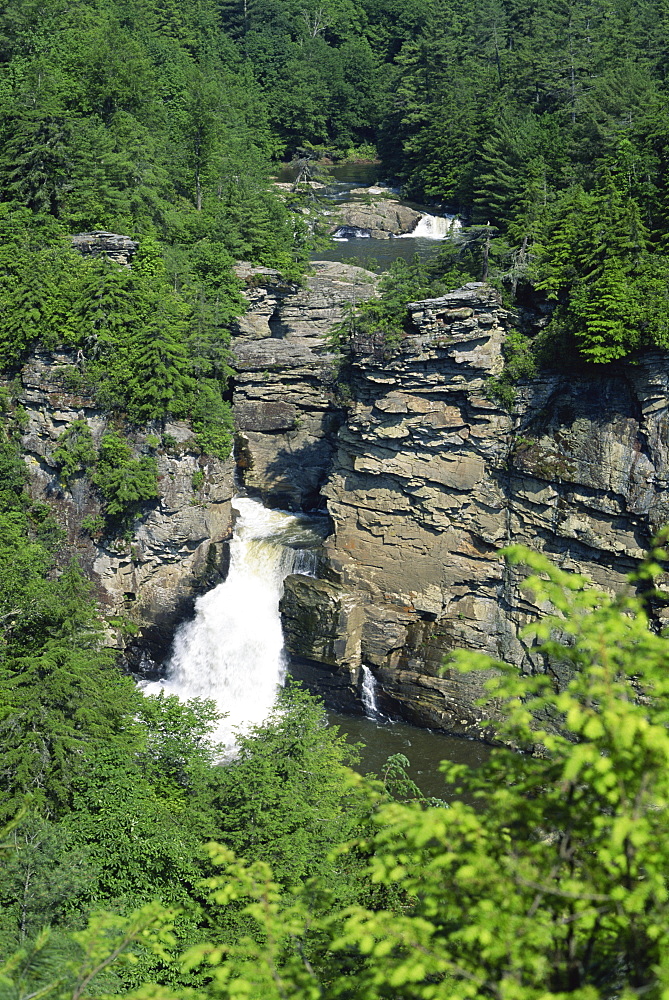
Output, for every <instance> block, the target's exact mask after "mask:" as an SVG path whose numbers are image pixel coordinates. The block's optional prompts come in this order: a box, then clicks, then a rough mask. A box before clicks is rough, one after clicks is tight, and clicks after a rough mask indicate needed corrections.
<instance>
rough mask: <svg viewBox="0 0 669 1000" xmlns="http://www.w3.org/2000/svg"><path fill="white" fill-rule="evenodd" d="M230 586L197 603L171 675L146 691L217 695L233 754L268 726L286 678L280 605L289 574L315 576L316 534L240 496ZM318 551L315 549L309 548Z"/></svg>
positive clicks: (223, 739)
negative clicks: (238, 741)
mask: <svg viewBox="0 0 669 1000" xmlns="http://www.w3.org/2000/svg"><path fill="white" fill-rule="evenodd" d="M233 505H234V507H235V509H236V510H237V512H238V518H237V522H236V525H235V531H234V536H233V539H232V542H231V546H230V570H229V573H228V577H227V579H226V580H225V582H224V583H221V584H219V586H218V587H215V588H214V589H213V590H211V591H210V592H209V593H208V594H205V595H204V596H202V597H200V598H198V600H197V602H196V605H195V617H194V618H193V619H192V621H189V622H186V623H185V624H184V625H182V626H181V627H180V628H179V630H178V631H177V633H176V636H175V638H174V644H173V648H172V654H171V657H170V660H169V663H168V666H167V675H166V678H165V679H164V680H162V681H159V682H157V683H152V684H148V685H146V686H145V689H144V690H145V691H146V693H147V694H157V693H159V691H161V690H163V691H165V692H166V693H167V694H176V695H178V696H179V698H181V699H182V700H186V699H188V698H211V699H213V700H214V701H215V702H216V704H217V706H218V708H219V709H220V711H221V712H223V713H225V715H226V717H225V718H224V719H223V720H222V722H221V724H220V725H219V727H218V729H217V731H216V732H215V733H214V734H213V738H214V739H215V740H216V741H217V742H219V743H222V744H224V745H225V746H226V747H228V748H229V749H231V748H232V747H234V743H235V732H236V731H237V730H239V729H241V730H243V729H245V728H247V727H249V726H252V725H258V724H260V723H262V722H263V721H264V720H265V719H266V718H267V716H268V714H269V713H270V711H271V709H272V707H273V705H274V702H275V700H276V695H277V691H278V689H279V687H280V685H281V684H282V683H283V680H284V675H285V658H284V653H283V634H282V631H281V618H280V615H279V600H280V598H281V594H282V590H283V581H284V580H285V578H286V577H287V576H288V575H289V574H290V573H307V574H312V573H313V571H314V568H315V562H316V557H315V555H314V552H313V551H312V549H313V546H314V544H315V541H317V540H318V539H317V536H316V535H315V533H314V532H313V531H310V530H309V528H308V527H306V526H305V520H304V518H299V517H296V516H294V515H292V514H287V513H285V512H283V511H276V510H268V509H267V508H265V507H263V506H262V504H260V503H258V502H257V501H255V500H249V499H247V498H245V497H238V498H236V499H235V500H234V501H233ZM309 546H311V549H309Z"/></svg>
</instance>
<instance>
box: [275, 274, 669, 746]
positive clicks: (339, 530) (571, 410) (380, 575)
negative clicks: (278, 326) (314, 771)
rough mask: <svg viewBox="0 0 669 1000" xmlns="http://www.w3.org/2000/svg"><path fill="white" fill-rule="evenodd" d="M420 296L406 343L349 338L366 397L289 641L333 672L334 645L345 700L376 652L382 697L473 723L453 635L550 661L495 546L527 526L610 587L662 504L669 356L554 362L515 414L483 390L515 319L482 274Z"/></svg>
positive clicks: (668, 495)
mask: <svg viewBox="0 0 669 1000" xmlns="http://www.w3.org/2000/svg"><path fill="white" fill-rule="evenodd" d="M410 308H411V313H412V321H413V331H412V333H411V334H410V335H409V336H407V337H406V339H405V340H404V341H403V342H402V344H401V345H400V348H399V350H397V351H395V352H392V353H391V352H389V350H388V348H387V347H386V345H384V343H383V341H382V339H380V338H379V339H376V338H374V337H371V338H368V339H367V340H366V341H364V342H363V341H361V340H359V341H358V342H357V343H356V344H355V357H354V364H353V375H352V383H353V397H354V400H355V401H354V402H353V403H352V405H351V406H350V408H349V410H348V414H347V419H346V421H345V422H344V423H343V424H342V427H341V429H340V431H339V434H338V446H337V451H336V455H335V456H334V461H333V465H332V470H331V473H330V475H329V477H328V481H327V483H326V484H325V486H324V487H323V490H322V492H323V495H324V496H326V497H327V503H328V510H329V513H330V515H331V517H332V520H333V524H334V531H333V534H332V535H331V537H330V538H329V540H328V541H327V557H328V563H329V567H330V573H329V586H328V588H325V589H323V587H322V584H321V583H320V582H318V584H317V583H316V582H312V581H309V580H308V578H302V577H300V578H290V579H289V580H288V581H287V584H286V594H285V597H284V602H283V607H284V614H285V617H286V621H287V641H288V646H289V649H290V651H291V653H292V654H293V656H294V657H295V658H296V660H297V661H298V663H301V664H308V665H310V666H311V667H315V668H317V667H318V665H319V664H322V667H321V670H322V672H323V676H324V678H325V679H326V681H325V682H324V686H325V688H327V689H330V690H333V689H334V688H335V687H336V685H335V684H334V681H333V676H335V675H333V661H334V659H336V656H337V655H339V656H340V659H339V661H338V662H339V672H338V674H336V676H337V677H338V680H339V688H340V690H339V694H340V695H341V700H342V701H345V698H344V694H346V693H347V694H348V696H349V697H353V696H354V694H355V691H356V686H358V687H359V684H360V673H359V671H358V672H356V664H357V665H362V664H365V665H367V666H369V667H370V668H371V669H372V671H373V673H374V675H375V677H376V679H377V681H378V682H379V684H380V686H381V698H382V704H384V705H385V707H386V709H388V710H392V711H395V712H398V711H399V712H401V714H403V715H404V716H405V717H408V718H409V719H412V720H414V721H417V722H420V723H422V724H427V725H432V726H435V725H436V726H440V727H443V728H445V729H448V730H451V731H454V732H462V733H469V732H472V731H473V728H474V726H475V724H476V722H477V720H478V719H479V717H480V709H477V708H476V707H475V706H474V701H475V699H476V698H477V697H478V696H479V695H480V694H481V678H480V677H479V676H478V675H469V676H463V675H460V674H458V673H455V672H451V671H447V672H446V673H445V674H441V665H442V662H443V658H444V654H445V653H447V652H448V651H449V650H451V649H454V648H469V649H474V650H483V651H485V652H487V653H489V654H491V655H493V656H495V657H500V658H503V659H505V660H508V661H511V662H515V663H517V664H518V665H520V666H521V667H522V668H523V669H525V670H537V669H545V665H544V664H543V663H542V662H540V661H539V659H538V658H537V656H536V653H535V652H534V651H533V649H532V647H531V646H530V645H529V644H528V643H529V640H522V639H521V638H519V635H518V632H519V628H520V627H521V626H522V625H523V624H524V623H526V622H528V621H530V620H531V619H532V618H533V617H535V616H536V615H537V614H538V613H539V611H540V609H538V608H536V607H534V606H533V604H532V603H531V600H530V598H529V596H528V595H527V594H526V593H523V592H522V591H521V590H520V589H519V578H518V576H517V574H516V573H515V572H512V571H510V570H509V569H508V568H506V567H505V566H504V564H503V562H502V561H501V559H500V558H499V554H498V553H499V549H500V548H501V547H503V546H504V545H505V544H507V543H509V542H522V543H524V544H527V545H530V546H532V547H533V548H536V549H540V550H544V551H546V552H547V553H548V554H549V555H550V556H551V557H552V558H553V559H554V560H555V561H556V562H558V563H559V564H560V565H561V566H563V567H565V568H567V569H573V570H577V571H582V572H585V573H587V574H588V575H589V576H590V577H591V578H592V579H593V580H594V581H595V582H596V583H597V584H599V585H600V586H603V587H604V588H607V589H609V590H611V591H617V590H620V589H622V588H624V587H625V586H626V573H627V572H628V571H629V570H630V569H631V568H632V566H633V565H634V561H635V560H636V559H637V558H638V557H639V556H640V555H641V553H642V551H643V549H644V546H645V545H646V544H647V542H648V540H649V538H650V536H651V533H652V531H653V530H654V529H655V528H656V527H658V526H659V525H660V524H663V523H665V522H666V521H667V518H668V516H669V507H668V506H667V505H668V503H669V491H668V486H669V462H668V461H667V447H668V445H667V441H668V429H669V428H668V424H667V420H668V417H669V409H668V398H669V361H668V359H667V355H666V354H664V353H660V352H654V353H652V354H647V355H645V356H643V357H642V358H641V359H640V360H639V363H638V364H637V365H635V366H631V365H624V366H623V365H620V366H619V367H616V366H607V368H606V369H605V370H603V369H594V368H593V369H592V370H588V371H585V370H581V371H578V372H570V373H564V372H563V373H555V374H548V375H543V376H542V377H540V378H537V379H536V380H534V381H533V382H532V384H531V385H527V386H526V387H525V388H524V389H523V390H522V392H521V394H520V400H519V404H518V406H517V407H516V410H515V412H514V414H513V416H512V415H510V414H509V413H508V412H506V411H505V410H504V409H502V408H501V407H499V406H498V405H497V404H495V403H494V402H492V401H491V399H490V398H489V394H488V393H487V391H486V382H487V379H488V378H489V377H490V375H493V374H495V373H496V372H498V371H499V370H500V368H501V364H502V355H501V349H502V345H503V342H504V339H505V336H506V331H507V330H508V328H509V326H510V324H511V323H512V320H513V318H512V317H511V316H510V315H509V314H508V313H507V312H505V310H503V309H502V308H501V306H500V302H499V299H498V297H497V294H496V293H495V292H494V291H493V290H492V289H490V288H489V287H486V286H484V285H477V284H471V285H469V286H466V287H465V288H464V289H461V290H459V291H457V292H453V293H450V294H449V295H446V296H444V297H442V298H440V299H435V300H431V301H426V302H421V303H414V304H413V305H412V306H411V307H410ZM300 605H302V606H303V607H305V608H308V614H305V616H304V618H303V619H302V620H301V621H300V616H299V614H298V610H297V609H298V608H299V606H300ZM298 622H299V625H298V624H296V623H298ZM309 623H311V626H310V624H309ZM310 627H311V629H312V632H313V634H312V632H310ZM316 633H318V634H316ZM335 650H345V651H346V652H345V655H344V654H341V653H340V654H335V652H334V651H335Z"/></svg>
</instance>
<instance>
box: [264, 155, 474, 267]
mask: <svg viewBox="0 0 669 1000" xmlns="http://www.w3.org/2000/svg"><path fill="white" fill-rule="evenodd" d="M328 173H329V174H330V176H331V178H332V182H331V183H329V184H328V185H327V186H326V188H325V189H324V190H322V191H319V192H318V196H319V197H320V198H321V199H322V202H323V206H324V210H325V211H327V210H328V208H329V206H332V207H334V206H335V205H342V204H344V203H356V202H360V203H364V202H365V201H366V200H368V199H367V196H366V195H364V194H360V193H352V192H360V190H361V189H362V188H366V189H369V188H372V189H373V191H378V192H379V197H383V195H384V194H385V195H392V196H393V197H395V198H396V199H397V200H398V201H399V202H400V204H402V205H406V206H407V207H408V208H413V209H415V211H417V212H421V213H423V216H424V218H423V219H421V221H420V222H419V224H418V226H417V228H416V231H415V235H413V234H411V235H408V236H401V237H395V238H392V239H386V240H379V239H374V238H372V237H371V236H365V237H353V236H351V237H349V238H343V239H342V238H338V239H330V241H329V242H328V244H327V245H326V246H325V247H321V248H319V249H318V250H315V251H314V252H313V254H312V259H313V260H333V261H341V262H342V263H345V264H358V265H360V266H361V267H367V268H369V269H370V270H381V271H385V270H387V269H388V268H389V267H390V265H391V264H392V263H393V261H395V260H398V259H400V258H401V259H403V260H406V261H411V260H413V259H414V257H415V256H418V258H419V259H420V260H429V259H430V258H431V257H434V256H435V254H437V253H438V252H439V247H440V245H441V243H442V242H443V240H444V239H445V238H446V233H447V232H448V227H449V224H450V223H451V222H452V221H453V219H454V216H453V215H451V214H450V213H448V212H446V211H441V210H438V209H436V208H435V207H434V206H425V205H419V204H417V203H416V202H413V201H408V200H406V199H404V198H401V197H400V195H399V190H398V189H396V188H390V187H388V186H386V185H385V184H383V181H382V180H381V179H380V177H379V166H378V165H377V164H375V163H344V164H341V165H336V166H333V167H329V168H328ZM294 177H295V174H294V171H291V169H290V168H289V167H285V168H284V169H283V170H282V171H281V172H280V174H279V175H278V179H279V180H281V181H284V182H288V181H292V180H294ZM373 197H374V195H373V194H372V198H373ZM456 225H457V222H456Z"/></svg>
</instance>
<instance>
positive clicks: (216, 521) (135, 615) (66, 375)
mask: <svg viewBox="0 0 669 1000" xmlns="http://www.w3.org/2000/svg"><path fill="white" fill-rule="evenodd" d="M77 376H78V368H77V366H76V363H75V358H74V356H73V354H70V353H68V352H58V353H55V354H50V353H48V352H36V353H35V354H34V355H33V356H32V357H31V359H30V360H29V362H28V364H27V365H26V366H25V367H24V369H23V371H22V374H21V386H20V388H19V390H18V393H17V401H18V402H19V403H20V404H21V405H22V406H23V407H24V409H25V413H26V423H25V427H24V429H23V438H22V442H23V450H24V456H25V460H26V463H27V466H28V475H29V484H30V492H31V495H32V496H33V497H34V498H35V499H37V500H40V499H41V500H45V501H47V502H48V503H49V505H50V507H51V508H52V510H53V512H54V514H55V516H56V518H57V520H58V521H59V523H60V525H61V526H62V527H63V529H64V530H65V532H66V534H67V542H68V549H69V551H70V552H73V553H76V555H77V557H78V559H79V560H80V562H81V564H82V566H83V568H84V570H85V571H86V573H87V575H88V576H89V578H90V579H91V580H92V582H93V584H94V587H95V591H96V596H97V597H98V599H99V600H100V602H101V604H102V606H103V608H104V609H105V611H106V615H107V618H108V620H110V622H111V632H110V641H112V642H113V641H116V642H117V643H118V644H119V645H122V644H123V643H122V638H121V636H120V634H119V635H117V636H116V637H115V638H114V635H113V634H112V633H113V626H114V621H113V620H114V619H115V618H119V619H121V618H127V619H129V620H130V621H132V622H134V623H135V624H136V625H137V626H139V628H140V629H141V634H140V641H141V644H142V647H143V648H144V649H145V650H147V651H150V652H153V653H156V654H158V653H160V652H164V649H165V646H166V645H167V644H168V643H169V641H170V640H171V636H172V633H173V630H174V627H175V625H176V624H177V623H178V622H179V621H180V620H181V619H182V618H183V617H184V615H185V614H187V613H188V611H189V610H190V605H191V602H192V599H193V596H194V594H196V593H198V592H199V590H200V589H201V588H202V586H203V585H204V584H205V583H206V581H207V580H208V581H209V583H211V582H212V580H213V579H215V578H216V576H217V574H218V573H219V571H220V570H223V571H224V570H225V559H226V555H227V546H226V542H227V540H228V539H229V538H230V533H231V523H232V510H231V504H230V500H231V497H232V488H233V472H234V468H233V462H232V459H230V460H229V461H228V462H221V461H220V460H218V459H216V458H211V457H207V458H206V459H204V458H202V457H200V455H199V451H198V450H197V449H195V448H194V447H193V445H194V442H193V440H192V434H191V431H190V428H189V427H188V426H187V425H186V424H184V423H171V424H169V423H168V424H167V425H166V426H165V428H164V429H162V430H156V429H154V428H151V427H148V428H145V429H143V430H142V431H141V432H136V433H133V434H130V435H128V441H129V443H130V444H131V446H132V448H133V451H134V453H135V455H140V454H147V453H150V454H154V455H155V458H156V460H157V464H158V481H159V489H160V498H159V500H158V501H156V502H152V503H146V504H145V505H144V507H143V510H142V512H141V514H140V516H138V517H137V519H136V521H135V524H134V526H133V537H132V540H131V541H129V542H125V541H122V540H117V541H115V542H114V543H113V546H112V547H108V546H107V545H105V544H104V542H103V540H102V539H101V538H100V537H95V538H92V537H91V536H90V534H89V533H88V532H87V531H86V530H84V528H83V527H82V522H84V519H86V518H89V519H94V518H95V517H96V516H99V515H100V501H99V498H98V496H97V494H96V491H95V490H94V488H93V486H92V485H91V482H90V478H89V477H88V476H87V475H85V474H83V473H80V474H78V475H76V476H75V477H74V478H73V479H72V481H71V482H69V483H68V485H67V487H66V486H64V485H63V483H62V482H61V480H60V479H59V477H58V469H57V465H56V462H55V460H54V451H55V449H56V447H57V442H58V438H59V436H60V435H61V434H62V433H63V431H64V430H66V429H67V427H68V426H69V425H70V424H71V423H72V422H73V421H75V420H82V419H83V420H85V421H86V423H87V424H88V426H89V428H90V430H91V432H92V435H93V439H94V441H95V443H96V445H97V444H99V442H100V439H101V437H102V435H103V434H104V433H105V431H107V430H112V429H114V428H112V427H111V426H110V425H109V423H108V421H109V417H108V415H105V414H104V413H103V412H102V411H101V410H99V409H98V408H97V407H96V405H95V402H94V401H93V400H92V399H91V398H89V397H87V396H86V395H85V394H82V393H81V392H80V391H79V390H77V389H76V388H73V387H76V385H77V382H78V381H79V380H78V378H77ZM161 434H162V441H163V442H164V441H168V442H169V443H170V444H169V448H168V447H165V446H164V445H162V444H160V443H159V442H160V435H161ZM195 473H203V474H204V478H203V477H202V476H201V475H198V476H197V477H196V479H195V480H194V479H193V476H194V474H195ZM194 483H195V484H196V485H194ZM94 534H95V532H94Z"/></svg>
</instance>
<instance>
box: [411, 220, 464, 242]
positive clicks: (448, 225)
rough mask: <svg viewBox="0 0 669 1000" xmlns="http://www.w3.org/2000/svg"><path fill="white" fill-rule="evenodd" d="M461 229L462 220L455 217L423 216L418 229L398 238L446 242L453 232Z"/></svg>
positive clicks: (418, 223) (417, 225)
mask: <svg viewBox="0 0 669 1000" xmlns="http://www.w3.org/2000/svg"><path fill="white" fill-rule="evenodd" d="M459 228H460V220H459V219H456V218H455V216H453V215H422V216H421V217H420V219H419V220H418V222H417V224H416V228H415V229H414V230H412V232H410V233H403V234H402V235H401V236H398V237H397V239H400V240H446V239H448V237H449V236H451V235H452V234H453V230H455V229H459Z"/></svg>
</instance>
